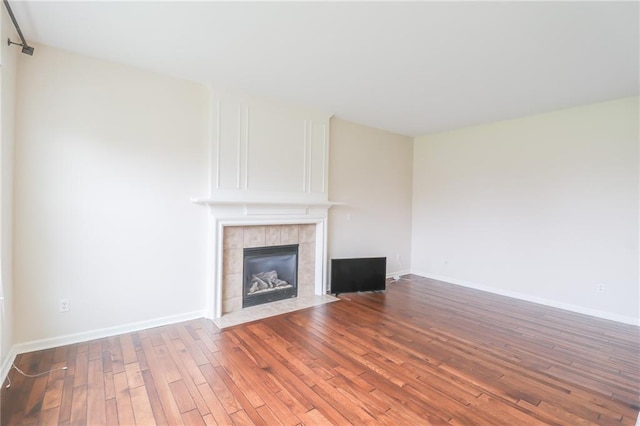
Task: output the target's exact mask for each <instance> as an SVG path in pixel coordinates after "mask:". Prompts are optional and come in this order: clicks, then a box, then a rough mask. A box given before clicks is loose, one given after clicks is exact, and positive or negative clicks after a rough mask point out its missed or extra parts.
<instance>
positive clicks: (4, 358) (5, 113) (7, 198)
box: [0, 7, 19, 379]
mask: <svg viewBox="0 0 640 426" xmlns="http://www.w3.org/2000/svg"><path fill="white" fill-rule="evenodd" d="M0 17H1V19H2V21H1V23H0V29H1V31H0V40H7V38H8V37H11V38H12V39H13V38H15V37H16V35H15V33H14V30H13V27H12V24H11V21H10V20H9V17H8V16H7V13H6V9H5V8H4V7H3V8H1V10H0ZM17 52H19V50H18V48H17V47H16V46H12V47H9V46H8V45H7V43H2V47H1V53H0V55H1V56H0V57H1V58H2V68H1V69H0V73H1V79H0V92H1V95H2V100H1V103H0V110H1V116H0V117H1V120H2V121H1V124H0V126H1V147H0V168H1V169H0V170H1V171H2V173H1V174H0V204H1V208H0V236H1V237H0V253H1V254H0V256H1V262H2V266H1V269H2V287H3V292H4V298H5V302H4V315H3V314H2V312H0V336H1V339H0V366H5V370H6V367H7V365H6V364H7V363H8V362H9V359H8V356H9V352H10V350H11V347H12V346H13V149H14V123H13V121H14V112H15V108H14V105H15V80H16V62H17V58H16V55H17ZM9 365H10V364H9ZM0 377H2V378H3V379H4V374H0Z"/></svg>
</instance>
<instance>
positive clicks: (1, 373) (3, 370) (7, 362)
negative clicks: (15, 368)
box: [0, 345, 18, 386]
mask: <svg viewBox="0 0 640 426" xmlns="http://www.w3.org/2000/svg"><path fill="white" fill-rule="evenodd" d="M17 355H18V353H17V352H16V347H15V345H14V346H12V347H11V349H10V350H9V353H8V354H7V356H6V357H5V358H4V359H3V360H2V365H1V366H0V377H2V383H0V386H3V385H4V382H5V380H7V374H9V370H10V369H11V364H13V361H15V359H16V356H17Z"/></svg>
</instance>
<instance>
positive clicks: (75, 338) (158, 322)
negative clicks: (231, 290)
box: [3, 311, 205, 371]
mask: <svg viewBox="0 0 640 426" xmlns="http://www.w3.org/2000/svg"><path fill="white" fill-rule="evenodd" d="M204 317H205V312H204V311H193V312H187V313H184V314H177V315H170V316H166V317H161V318H156V319H152V320H145V321H139V322H133V323H129V324H124V325H118V326H115V327H107V328H101V329H97V330H90V331H83V332H80V333H74V334H66V335H62V336H57V337H48V338H46V339H39V340H33V341H28V342H22V343H16V344H14V345H13V348H12V352H15V355H19V354H23V353H27V352H34V351H41V350H44V349H51V348H56V347H58V346H64V345H72V344H75V343H81V342H89V341H91V340H95V339H102V338H105V337H112V336H117V335H120V334H124V333H134V332H136V331H141V330H146V329H150V328H155V327H162V326H164V325H171V324H176V323H179V322H184V321H190V320H194V319H198V318H204ZM15 355H14V356H15ZM3 371H4V370H3Z"/></svg>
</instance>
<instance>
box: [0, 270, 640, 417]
mask: <svg viewBox="0 0 640 426" xmlns="http://www.w3.org/2000/svg"><path fill="white" fill-rule="evenodd" d="M638 331H639V330H638V328H637V327H634V326H629V325H624V324H619V323H614V322H611V321H606V320H601V319H596V318H591V317H587V316H583V315H579V314H574V313H571V312H566V311H562V310H558V309H553V308H548V307H544V306H540V305H535V304H532V303H528V302H523V301H518V300H514V299H509V298H506V297H501V296H496V295H492V294H488V293H483V292H479V291H475V290H471V289H465V288H462V287H457V286H453V285H450V284H446V283H442V282H438V281H434V280H429V279H425V278H421V277H417V276H407V277H404V278H403V279H402V280H401V281H399V282H397V283H389V286H388V290H387V292H386V293H385V294H376V293H370V294H369V293H366V294H365V293H363V294H345V295H343V296H342V300H341V301H340V302H336V303H332V304H328V305H324V306H318V307H314V308H310V309H307V310H304V311H299V312H294V313H290V314H285V315H280V316H277V317H273V318H269V319H265V320H261V321H256V322H253V323H249V324H244V325H239V326H236V327H233V328H230V329H226V330H224V331H221V330H218V329H217V328H216V327H215V325H213V323H211V322H210V321H208V320H204V319H201V320H195V321H189V322H185V323H180V324H175V325H171V326H166V327H158V328H154V329H150V330H144V331H140V332H137V333H130V334H124V335H121V336H115V337H109V338H105V339H98V340H95V341H91V342H85V343H80V344H76V345H69V346H63V347H60V348H55V349H49V350H45V351H39V352H33V353H29V354H22V355H20V356H18V357H17V359H16V365H18V366H19V367H20V368H21V369H23V370H25V371H27V372H39V371H43V370H48V369H51V368H60V367H62V366H65V365H66V366H68V369H67V370H66V371H56V372H52V373H50V374H49V375H46V376H43V377H39V378H26V377H22V376H21V375H19V374H17V373H16V372H15V371H11V372H10V375H11V380H12V382H13V385H12V386H11V388H10V389H4V388H3V389H2V391H1V395H0V397H1V404H2V405H1V418H0V421H1V424H2V425H14V424H16V425H17V424H43V425H51V424H61V425H66V424H70V425H74V424H77V425H85V424H91V425H98V424H109V425H112V424H116V423H119V424H122V425H134V424H136V425H152V424H158V425H177V424H188V425H192V424H193V425H196V424H206V425H211V424H222V425H231V424H235V425H245V424H246V425H252V424H259V425H302V424H305V425H312V424H338V425H342V424H389V425H417V424H425V425H426V424H450V425H472V424H482V425H536V424H541V425H595V424H597V425H634V424H635V420H636V416H637V414H638V407H639V406H640V389H639V383H640V361H639V356H640V337H639V332H638Z"/></svg>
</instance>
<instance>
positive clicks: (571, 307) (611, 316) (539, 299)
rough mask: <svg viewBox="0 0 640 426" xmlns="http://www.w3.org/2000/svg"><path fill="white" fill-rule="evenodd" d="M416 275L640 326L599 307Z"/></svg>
mask: <svg viewBox="0 0 640 426" xmlns="http://www.w3.org/2000/svg"><path fill="white" fill-rule="evenodd" d="M411 273H412V274H414V275H419V276H421V277H425V278H430V279H432V280H438V281H444V282H446V283H449V284H454V285H459V286H462V287H468V288H473V289H476V290H481V291H486V292H487V293H493V294H499V295H501V296H507V297H512V298H514V299H519V300H524V301H527V302H533V303H537V304H539V305H545V306H550V307H552V308H558V309H564V310H565V311H570V312H576V313H578V314H584V315H589V316H592V317H596V318H602V319H606V320H611V321H616V322H620V323H624V324H630V325H636V326H640V318H633V317H627V316H624V315H618V314H614V313H612V312H606V311H600V310H597V309H591V308H585V307H583V306H576V305H571V304H569V303H565V302H559V301H557V300H551V299H546V298H544V297H538V296H531V295H529V294H524V293H518V292H515V291H509V290H504V289H501V288H496V287H491V286H487V285H484V284H477V283H474V282H471V281H465V280H459V279H456V278H452V277H446V276H443V275H435V274H429V273H426V272H421V271H411Z"/></svg>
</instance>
